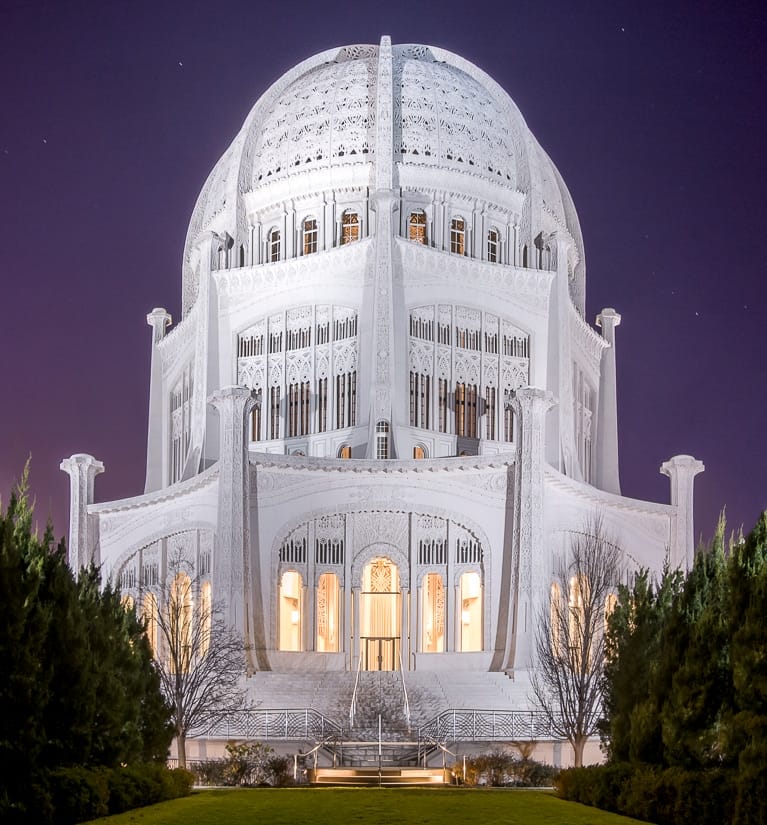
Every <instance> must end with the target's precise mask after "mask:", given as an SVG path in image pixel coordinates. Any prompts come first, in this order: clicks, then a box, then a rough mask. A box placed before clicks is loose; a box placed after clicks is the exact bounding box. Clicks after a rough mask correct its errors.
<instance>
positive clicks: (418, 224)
mask: <svg viewBox="0 0 767 825" xmlns="http://www.w3.org/2000/svg"><path fill="white" fill-rule="evenodd" d="M407 237H408V240H410V241H415V242H416V243H421V244H425V243H426V213H425V212H424V211H423V209H414V210H413V211H412V212H411V213H410V216H409V217H408V220H407Z"/></svg>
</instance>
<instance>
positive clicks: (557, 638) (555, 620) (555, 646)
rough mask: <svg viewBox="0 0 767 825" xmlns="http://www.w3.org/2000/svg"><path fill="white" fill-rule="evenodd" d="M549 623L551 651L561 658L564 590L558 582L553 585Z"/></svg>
mask: <svg viewBox="0 0 767 825" xmlns="http://www.w3.org/2000/svg"><path fill="white" fill-rule="evenodd" d="M549 621H550V623H551V651H552V653H553V654H554V655H555V656H560V655H561V653H562V626H561V621H562V590H561V588H560V587H559V585H558V584H557V582H554V583H553V584H552V585H551V603H550V605H549Z"/></svg>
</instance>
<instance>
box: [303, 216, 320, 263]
mask: <svg viewBox="0 0 767 825" xmlns="http://www.w3.org/2000/svg"><path fill="white" fill-rule="evenodd" d="M303 234H304V255H311V254H312V253H313V252H316V251H317V220H316V219H315V218H307V219H306V220H305V221H304V232H303Z"/></svg>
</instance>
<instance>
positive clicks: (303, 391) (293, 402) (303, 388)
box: [288, 381, 310, 438]
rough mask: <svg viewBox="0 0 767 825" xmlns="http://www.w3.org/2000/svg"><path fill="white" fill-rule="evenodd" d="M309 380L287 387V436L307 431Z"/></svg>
mask: <svg viewBox="0 0 767 825" xmlns="http://www.w3.org/2000/svg"><path fill="white" fill-rule="evenodd" d="M309 398H310V392H309V382H308V381H304V382H302V383H301V384H290V386H289V387H288V438H295V437H296V436H299V435H308V433H309Z"/></svg>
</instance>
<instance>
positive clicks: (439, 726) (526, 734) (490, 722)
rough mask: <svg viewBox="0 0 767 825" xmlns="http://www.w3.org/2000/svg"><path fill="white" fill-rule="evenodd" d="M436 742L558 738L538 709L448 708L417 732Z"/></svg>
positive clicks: (543, 714)
mask: <svg viewBox="0 0 767 825" xmlns="http://www.w3.org/2000/svg"><path fill="white" fill-rule="evenodd" d="M418 734H419V737H422V738H423V739H426V740H432V741H435V742H487V741H492V740H498V741H504V742H514V741H526V740H527V741H530V740H534V739H559V738H560V737H559V736H558V735H557V734H556V733H555V732H554V730H553V727H552V725H551V722H550V721H549V719H548V717H547V716H546V714H545V713H543V712H542V711H537V710H458V709H454V710H446V711H443V712H442V713H440V714H438V715H437V716H435V717H434V718H433V719H431V720H430V721H429V722H427V723H426V724H425V725H423V726H421V727H420V728H419V731H418Z"/></svg>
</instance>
